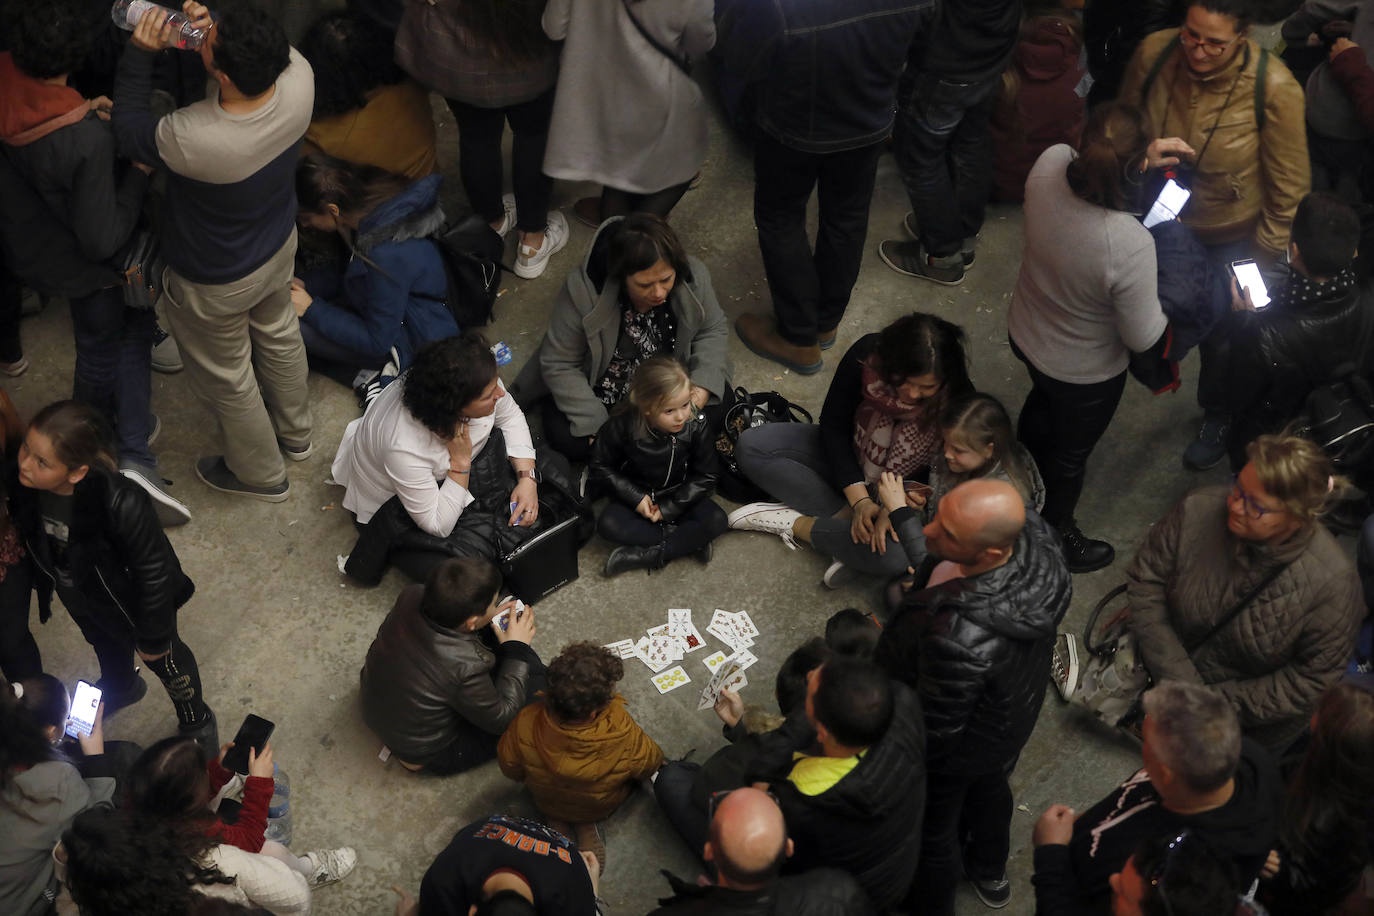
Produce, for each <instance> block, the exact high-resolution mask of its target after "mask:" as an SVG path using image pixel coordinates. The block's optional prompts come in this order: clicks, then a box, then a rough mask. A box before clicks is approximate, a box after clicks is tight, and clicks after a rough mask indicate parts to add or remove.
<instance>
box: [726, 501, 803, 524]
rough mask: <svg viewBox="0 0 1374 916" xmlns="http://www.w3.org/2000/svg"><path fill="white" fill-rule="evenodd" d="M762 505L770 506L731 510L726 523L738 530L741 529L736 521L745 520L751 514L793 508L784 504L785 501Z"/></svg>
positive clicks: (744, 507)
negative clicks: (736, 526) (736, 525)
mask: <svg viewBox="0 0 1374 916" xmlns="http://www.w3.org/2000/svg"><path fill="white" fill-rule="evenodd" d="M762 505H764V506H767V507H768V508H766V509H762V508H751V507H749V506H743V507H741V508H739V509H736V510H735V511H734V512H731V513H730V514H729V515H727V516H726V517H725V523H726V524H727V525H729V526H730V528H731V529H732V530H735V531H738V530H739V529H738V528H735V522H738V521H743V520H744V519H746V518H748V517H749V516H751V515H756V514H758V513H759V512H773V511H775V510H778V509H788V508H791V507H790V506H787V505H784V504H783V503H763V504H762Z"/></svg>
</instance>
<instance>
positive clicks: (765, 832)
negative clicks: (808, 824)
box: [650, 788, 873, 916]
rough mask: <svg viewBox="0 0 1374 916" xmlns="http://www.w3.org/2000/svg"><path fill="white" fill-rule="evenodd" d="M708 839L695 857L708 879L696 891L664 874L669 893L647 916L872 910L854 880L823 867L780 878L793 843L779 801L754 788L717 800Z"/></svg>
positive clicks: (813, 915) (845, 915) (841, 914)
mask: <svg viewBox="0 0 1374 916" xmlns="http://www.w3.org/2000/svg"><path fill="white" fill-rule="evenodd" d="M716 798H717V803H716V806H715V814H714V816H713V817H712V818H711V831H710V839H708V840H707V841H706V845H705V846H704V847H703V848H702V855H701V857H702V859H703V860H705V862H706V864H707V865H708V866H709V867H710V868H711V869H712V870H713V871H714V872H715V881H714V882H713V883H711V884H708V885H705V886H700V885H696V884H692V883H689V882H686V881H683V880H682V879H680V878H677V877H675V876H672V875H669V877H668V883H669V884H670V885H672V888H673V891H674V896H673V897H670V898H667V899H665V900H662V901H660V903H661V904H662V906H661V907H659V908H658V909H657V910H654V911H653V913H651V914H650V916H660V914H661V916H695V914H702V916H706V914H715V913H749V914H753V913H760V912H766V913H771V912H776V913H786V914H788V916H867V914H869V913H871V912H872V911H873V907H872V905H871V904H870V903H869V900H868V898H867V897H866V896H864V892H863V891H862V890H861V889H860V888H859V885H858V883H857V882H856V881H855V880H854V878H853V876H851V875H849V874H848V873H846V872H842V871H838V870H835V869H830V868H818V869H815V870H812V871H809V872H806V873H805V874H800V875H791V876H789V877H786V878H779V877H778V872H779V870H780V869H781V868H782V865H783V862H785V861H786V860H787V859H788V857H789V856H791V855H792V841H791V840H790V839H789V838H788V836H787V825H786V823H785V822H784V820H783V816H782V810H781V809H780V808H779V807H778V803H777V802H776V801H775V800H774V799H773V797H772V796H770V795H769V794H768V793H766V792H761V791H759V790H758V789H751V788H744V789H735V790H734V791H733V792H730V793H729V794H728V795H725V796H723V797H722V796H716Z"/></svg>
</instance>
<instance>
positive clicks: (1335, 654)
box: [1126, 486, 1364, 751]
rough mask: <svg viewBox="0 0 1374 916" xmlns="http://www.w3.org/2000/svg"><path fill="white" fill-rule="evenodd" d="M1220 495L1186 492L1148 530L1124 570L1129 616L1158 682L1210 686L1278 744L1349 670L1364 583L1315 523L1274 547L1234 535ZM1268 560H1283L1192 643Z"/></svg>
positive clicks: (1218, 490)
mask: <svg viewBox="0 0 1374 916" xmlns="http://www.w3.org/2000/svg"><path fill="white" fill-rule="evenodd" d="M1227 493H1228V490H1227V488H1226V487H1224V486H1223V487H1204V488H1202V489H1199V490H1194V491H1193V492H1192V493H1189V494H1188V495H1187V496H1185V497H1183V499H1181V500H1180V501H1179V502H1178V504H1177V505H1176V506H1174V508H1173V510H1172V511H1171V512H1170V513H1169V514H1168V515H1166V516H1165V517H1164V519H1163V520H1162V521H1160V522H1158V523H1156V524H1155V525H1154V527H1153V528H1151V529H1150V533H1149V534H1148V535H1146V537H1145V542H1144V543H1143V544H1141V545H1140V550H1139V551H1138V552H1137V553H1136V556H1135V559H1134V560H1133V561H1132V562H1131V565H1130V567H1129V568H1128V569H1127V570H1126V582H1127V596H1128V599H1129V607H1130V615H1129V618H1128V624H1129V626H1130V629H1131V632H1132V633H1134V634H1135V635H1136V638H1137V639H1138V640H1139V644H1140V652H1141V655H1142V657H1143V658H1144V660H1145V665H1146V667H1148V668H1149V670H1150V674H1151V675H1152V676H1153V677H1154V679H1155V680H1156V681H1160V680H1164V679H1170V680H1180V681H1189V682H1191V683H1194V684H1208V685H1211V686H1212V687H1215V688H1216V689H1217V690H1220V691H1221V692H1222V693H1223V694H1225V695H1226V697H1227V698H1228V699H1229V700H1230V701H1231V702H1232V703H1233V704H1234V705H1235V707H1236V709H1237V711H1238V712H1239V713H1240V722H1241V727H1242V728H1243V729H1244V730H1245V732H1246V734H1247V735H1249V736H1251V737H1253V738H1255V739H1256V740H1257V741H1259V742H1260V743H1262V744H1265V745H1267V746H1268V747H1269V748H1270V750H1273V751H1281V750H1283V749H1284V748H1285V747H1286V746H1287V745H1288V744H1289V743H1291V741H1292V739H1293V738H1295V737H1296V736H1297V735H1298V733H1299V732H1301V731H1302V729H1303V726H1304V725H1305V724H1306V722H1307V720H1308V718H1309V717H1310V716H1311V714H1312V709H1313V708H1314V707H1315V706H1316V703H1317V698H1318V697H1320V696H1321V694H1322V691H1324V690H1326V688H1328V687H1330V686H1331V685H1332V684H1334V683H1335V682H1336V681H1337V680H1338V679H1339V678H1340V676H1341V672H1342V671H1344V670H1345V664H1346V661H1347V659H1349V658H1350V654H1351V651H1352V649H1353V648H1354V645H1355V631H1356V629H1357V628H1358V627H1359V623H1360V619H1361V618H1362V617H1363V616H1364V603H1363V601H1362V599H1361V594H1360V583H1359V579H1358V578H1357V577H1356V575H1355V569H1354V566H1353V565H1352V564H1351V562H1350V560H1349V558H1348V557H1346V555H1345V552H1344V551H1343V550H1341V548H1340V546H1339V545H1338V544H1337V543H1336V539H1335V538H1334V537H1332V536H1331V534H1330V532H1328V531H1327V530H1326V529H1325V528H1324V527H1322V526H1321V525H1319V524H1314V525H1311V526H1309V527H1308V528H1306V529H1305V530H1303V531H1299V532H1298V533H1297V534H1295V535H1293V536H1292V537H1291V538H1289V539H1288V540H1287V541H1285V542H1284V543H1282V544H1278V545H1268V544H1258V543H1254V542H1251V541H1242V540H1240V539H1239V538H1237V537H1235V536H1234V535H1232V534H1231V533H1230V531H1229V530H1228V529H1227V527H1226V512H1227V509H1226V496H1227ZM1276 565H1286V566H1287V568H1286V569H1285V570H1284V571H1283V572H1282V573H1280V574H1279V576H1278V578H1276V579H1275V580H1274V581H1273V582H1271V583H1269V585H1267V586H1266V587H1265V588H1264V589H1263V590H1262V591H1261V592H1260V593H1259V595H1257V596H1256V597H1255V599H1254V600H1253V601H1251V602H1250V604H1249V605H1248V606H1247V607H1246V608H1245V609H1244V610H1242V611H1241V612H1240V613H1239V614H1238V615H1237V616H1236V618H1235V619H1234V620H1232V621H1231V622H1230V623H1229V624H1227V625H1226V627H1224V628H1223V629H1222V630H1221V631H1220V632H1219V633H1217V635H1216V636H1214V637H1212V638H1211V639H1210V640H1209V641H1208V642H1207V643H1206V644H1205V645H1202V646H1194V644H1195V643H1196V642H1198V641H1200V640H1201V639H1202V638H1203V637H1204V636H1205V635H1206V634H1207V632H1208V631H1209V630H1210V629H1211V628H1212V626H1213V625H1215V624H1216V623H1217V622H1218V621H1219V620H1220V619H1221V618H1222V617H1223V616H1224V615H1225V614H1226V613H1227V612H1228V611H1230V610H1231V609H1232V608H1233V607H1234V606H1235V604H1236V603H1237V602H1238V601H1240V599H1241V598H1243V597H1244V596H1245V594H1246V593H1247V592H1248V591H1249V590H1250V589H1252V588H1253V587H1254V586H1255V585H1256V584H1258V582H1259V581H1260V580H1261V579H1262V578H1263V577H1264V576H1266V575H1268V574H1269V572H1271V571H1272V570H1273V568H1274V566H1276Z"/></svg>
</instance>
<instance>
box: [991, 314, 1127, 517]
mask: <svg viewBox="0 0 1374 916" xmlns="http://www.w3.org/2000/svg"><path fill="white" fill-rule="evenodd" d="M1011 352H1012V353H1014V354H1016V358H1017V359H1019V360H1021V362H1023V363H1025V365H1026V371H1027V372H1028V373H1030V378H1031V390H1030V394H1028V395H1026V403H1025V404H1023V405H1022V406H1021V416H1020V417H1019V418H1018V419H1017V423H1016V437H1017V438H1018V439H1020V440H1021V442H1022V443H1023V444H1024V445H1025V446H1026V449H1027V450H1028V451H1029V452H1030V453H1031V457H1032V458H1034V459H1035V464H1036V466H1037V467H1038V468H1039V469H1040V476H1041V477H1042V478H1044V480H1045V509H1044V511H1042V512H1041V513H1040V515H1041V517H1042V518H1044V519H1045V521H1047V522H1049V523H1050V524H1051V525H1054V526H1055V527H1059V526H1062V525H1068V524H1070V523H1071V522H1072V521H1073V513H1074V510H1075V509H1076V508H1077V507H1078V497H1079V496H1081V495H1082V493H1083V477H1084V474H1085V472H1086V470H1087V466H1088V456H1089V455H1091V454H1092V451H1093V448H1094V446H1096V445H1097V441H1098V440H1099V439H1101V438H1102V434H1103V433H1105V432H1106V431H1107V426H1108V425H1109V424H1110V423H1111V422H1112V416H1113V415H1114V414H1115V413H1116V405H1117V404H1120V403H1121V394H1122V392H1124V391H1125V390H1126V373H1125V372H1122V373H1121V374H1119V375H1115V376H1113V377H1112V378H1109V379H1107V380H1106V381H1104V382H1094V383H1093V384H1090V385H1076V384H1074V383H1073V382H1061V381H1059V380H1058V379H1054V378H1050V377H1049V376H1048V375H1046V374H1045V373H1043V372H1041V371H1040V370H1039V369H1037V368H1035V366H1034V365H1032V364H1031V362H1030V360H1028V359H1026V356H1025V354H1024V353H1022V352H1021V349H1020V347H1018V346H1016V343H1015V341H1013V342H1012V345H1011Z"/></svg>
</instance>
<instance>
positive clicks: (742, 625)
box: [735, 611, 759, 640]
mask: <svg viewBox="0 0 1374 916" xmlns="http://www.w3.org/2000/svg"><path fill="white" fill-rule="evenodd" d="M735 628H736V629H737V630H739V633H740V635H741V636H743V637H744V638H745V639H750V640H752V639H753V638H754V637H756V636H758V635H759V628H758V627H756V626H754V621H753V620H752V619H751V618H750V617H749V612H748V611H737V612H736V613H735Z"/></svg>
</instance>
